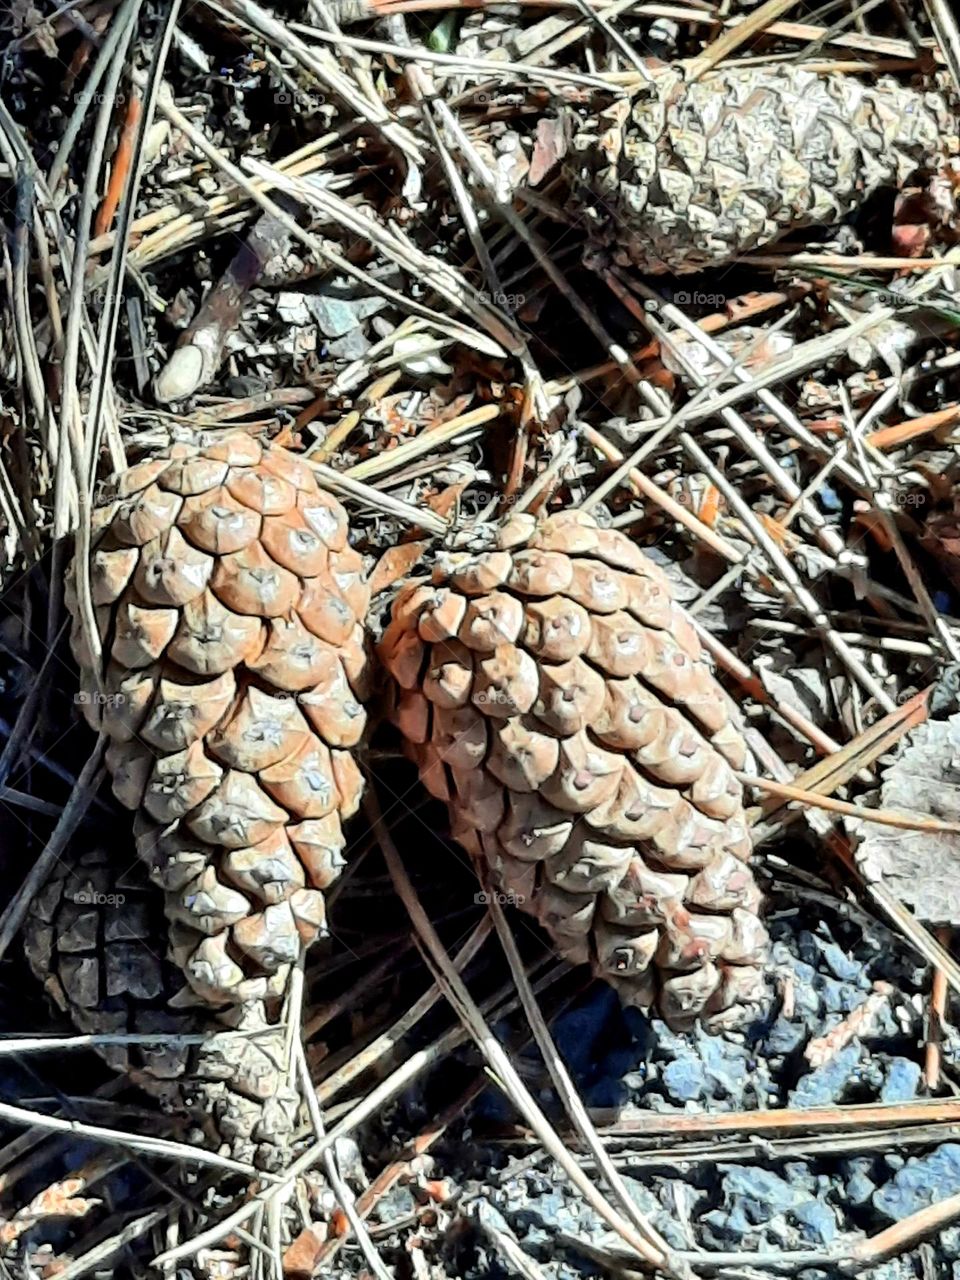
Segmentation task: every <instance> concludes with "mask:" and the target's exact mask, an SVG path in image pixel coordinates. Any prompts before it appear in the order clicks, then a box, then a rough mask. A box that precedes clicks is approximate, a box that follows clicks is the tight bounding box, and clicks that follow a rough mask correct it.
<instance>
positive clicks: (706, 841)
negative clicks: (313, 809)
mask: <svg viewBox="0 0 960 1280" xmlns="http://www.w3.org/2000/svg"><path fill="white" fill-rule="evenodd" d="M380 657H381V660H382V662H383V664H384V665H385V667H386V668H387V670H388V671H389V672H390V674H391V676H392V678H393V680H394V681H395V684H396V687H397V688H396V698H395V708H394V718H395V721H396V723H397V725H398V726H399V728H400V730H401V732H402V734H403V736H404V738H405V741H406V744H407V748H408V751H409V754H410V755H411V756H412V757H413V759H414V760H415V761H416V762H417V764H418V765H419V768H420V776H421V778H422V779H423V782H424V784H425V786H426V787H427V789H428V790H429V791H430V792H431V793H432V794H433V795H434V796H437V797H438V798H439V799H441V800H444V801H446V802H447V804H448V806H449V810H450V815H451V821H452V827H453V832H454V835H455V836H456V838H457V839H458V840H459V841H460V842H461V843H462V844H463V845H464V847H465V848H466V849H467V850H468V851H469V852H470V853H471V854H473V855H474V856H475V857H478V858H479V857H483V858H485V859H486V862H487V864H488V866H489V868H490V870H491V872H492V873H493V878H494V880H495V882H496V884H497V885H498V886H499V889H500V890H501V891H502V892H503V893H504V894H507V895H509V896H510V898H511V900H513V901H515V902H516V903H517V904H518V905H520V906H521V907H522V909H523V910H524V911H526V912H528V913H530V914H531V915H534V916H536V917H537V919H538V920H539V921H540V923H541V924H542V925H543V927H544V928H545V929H546V931H547V932H548V933H549V934H550V936H551V937H552V939H553V941H554V943H555V944H556V947H557V950H558V951H559V952H560V954H561V955H563V956H565V957H567V958H568V959H569V960H571V961H572V962H574V963H582V962H589V963H591V964H592V965H593V968H594V971H595V972H596V973H597V974H599V975H600V976H602V977H603V978H605V979H606V980H607V981H608V982H610V983H611V984H612V985H613V986H615V987H616V988H617V989H618V991H619V992H620V994H621V996H622V998H623V999H624V1000H625V1001H626V1002H627V1003H629V1004H634V1005H638V1006H640V1007H642V1008H647V1007H650V1006H652V1005H656V1006H657V1007H658V1008H659V1010H660V1012H661V1013H662V1014H663V1016H664V1017H665V1018H666V1020H667V1021H668V1022H670V1023H671V1025H673V1026H675V1027H683V1026H686V1025H689V1024H690V1023H691V1022H692V1021H693V1020H694V1019H696V1018H698V1017H702V1018H704V1019H706V1020H707V1021H708V1022H709V1023H711V1024H712V1025H714V1026H717V1027H719V1026H722V1025H726V1024H732V1023H734V1022H736V1021H737V1020H738V1019H739V1018H740V1017H741V1016H742V1015H743V1013H744V1010H745V1009H746V1008H747V1007H749V1006H750V1005H752V1004H755V1003H756V1002H758V1001H759V1000H760V999H761V996H762V987H763V984H762V966H763V963H764V959H765V954H766V945H767V937H766V932H765V930H764V928H763V925H762V924H761V923H760V920H759V918H758V914H757V912H758V908H759V905H760V893H759V890H758V888H757V885H756V883H755V881H754V878H753V875H752V873H751V871H750V868H749V866H748V865H747V859H748V858H749V855H750V836H749V831H748V827H747V823H746V820H745V817H744V811H743V801H742V796H741V788H740V784H739V783H738V782H737V780H736V778H735V777H734V776H733V772H732V770H733V769H738V768H742V767H743V766H744V764H745V762H746V760H747V749H746V746H745V744H744V742H743V739H742V738H741V736H740V734H739V732H738V731H737V730H736V728H735V727H734V726H733V724H732V723H731V721H730V718H729V714H728V710H727V703H726V700H725V697H724V695H723V692H722V690H721V689H720V686H719V685H718V684H717V683H716V681H715V679H714V677H713V675H712V673H711V670H710V667H709V665H708V663H707V661H706V659H705V656H704V654H703V652H702V650H701V647H700V643H699V641H698V639H697V636H696V633H695V631H694V629H693V627H692V626H691V624H690V623H689V622H688V621H687V619H686V618H685V617H684V615H683V614H682V613H681V612H680V610H679V609H678V608H677V607H676V605H675V604H674V603H673V600H672V597H671V593H670V587H669V584H668V582H667V579H666V577H665V575H664V574H663V572H662V571H661V570H660V569H659V568H658V567H657V566H656V565H654V564H653V562H652V561H650V560H649V559H647V557H646V556H644V555H643V553H642V552H641V551H640V550H639V549H638V548H637V547H636V546H634V545H633V543H631V542H630V541H629V540H628V539H627V538H626V537H624V536H623V535H622V534H620V533H617V532H615V531H611V530H604V529H600V528H598V527H597V525H596V523H595V522H594V521H593V520H592V519H591V518H590V517H589V516H586V515H582V514H581V513H578V512H571V513H566V514H562V515H554V516H550V517H548V518H547V519H544V520H542V521H541V522H539V523H538V522H537V521H535V520H534V519H533V518H532V517H530V516H525V515H524V516H520V515H518V516H514V517H512V518H511V519H509V520H508V521H507V522H506V523H505V524H504V525H502V526H501V527H500V529H499V530H498V532H497V534H496V544H495V546H493V547H492V548H491V549H490V550H485V551H481V552H478V553H467V552H464V553H455V554H450V555H446V556H444V557H443V558H442V559H441V560H440V562H439V563H438V567H437V569H436V571H435V574H434V579H433V582H432V584H415V585H411V586H408V587H407V588H405V589H404V590H402V591H401V593H400V595H399V596H398V597H397V600H396V602H395V604H394V608H393V613H392V619H391V622H390V624H389V626H388V627H387V629H386V631H385V633H384V636H383V640H382V643H381V646H380Z"/></svg>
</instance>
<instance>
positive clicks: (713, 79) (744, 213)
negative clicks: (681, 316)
mask: <svg viewBox="0 0 960 1280" xmlns="http://www.w3.org/2000/svg"><path fill="white" fill-rule="evenodd" d="M956 133H957V115H956V112H955V111H953V110H952V109H951V108H950V106H948V103H947V101H946V99H945V98H944V97H943V96H941V95H939V94H936V93H926V94H924V93H919V92H917V91H916V90H912V89H906V88H903V87H902V86H901V85H899V84H897V83H896V82H895V81H891V80H880V81H878V82H876V83H875V84H866V83H863V82H861V81H860V80H857V79H856V78H855V77H853V76H848V75H840V74H835V75H823V76H820V75H816V74H814V73H813V72H810V71H803V70H801V69H799V68H797V67H791V66H782V65H781V66H778V67H776V68H772V67H743V68H736V69H731V70H726V71H719V72H712V73H710V74H708V75H707V76H705V77H704V78H703V79H702V80H697V81H695V82H694V83H692V84H685V83H684V81H683V76H682V74H681V73H680V72H679V71H677V70H675V69H672V68H670V69H664V70H663V71H662V72H659V73H658V74H657V75H656V79H655V83H654V85H652V86H650V88H649V89H648V90H646V91H642V92H641V93H639V94H638V95H636V96H635V97H634V98H632V99H629V100H628V99H623V100H621V101H619V102H616V103H614V104H613V106H611V107H610V108H608V109H607V110H606V111H604V112H602V113H601V114H600V116H599V117H598V118H596V119H594V120H593V121H591V122H589V123H585V124H584V126H583V128H582V129H581V131H580V132H579V133H578V135H577V136H576V137H575V138H574V142H573V152H572V154H571V155H570V156H569V157H568V160H567V164H566V171H567V173H568V176H569V177H570V179H571V181H572V185H573V191H574V201H575V204H576V205H577V206H579V207H580V208H581V209H582V210H584V211H586V213H587V215H588V217H589V218H590V219H591V220H592V224H593V229H592V231H591V235H592V237H593V238H594V239H595V241H597V242H598V243H600V244H602V245H605V246H607V247H612V248H613V250H614V257H615V260H616V261H618V262H620V263H621V264H632V265H634V266H636V267H638V268H639V269H640V270H641V271H645V272H650V273H654V274H658V273H664V272H671V273H673V274H677V275H679V274H683V273H686V272H693V271H700V270H702V269H703V268H705V267H713V266H718V265H720V264H721V263H724V262H727V261H728V260H729V259H731V258H735V257H737V256H738V255H739V254H743V253H746V252H748V251H749V250H751V249H756V248H758V247H759V246H761V245H763V244H765V243H767V242H768V241H770V240H773V239H775V238H776V237H777V236H780V235H783V234H784V233H785V232H788V231H794V230H799V229H800V228H802V227H809V226H813V225H816V224H823V225H828V224H830V223H835V222H839V221H840V220H841V219H843V218H844V217H846V216H847V215H848V214H849V213H851V212H852V211H853V210H854V209H855V208H856V207H857V206H858V205H859V204H860V203H862V201H863V200H864V199H865V198H866V197H867V196H869V195H870V194H871V193H872V192H874V191H877V190H879V189H880V188H881V187H885V186H889V185H903V183H904V182H905V181H906V179H907V178H908V177H909V176H910V174H911V173H913V172H914V171H916V170H917V169H918V168H921V167H923V166H926V165H930V164H932V163H935V162H936V160H937V159H938V158H939V157H941V156H942V154H943V152H944V149H945V148H946V147H947V146H948V142H947V138H948V137H949V136H951V135H954V136H955V135H956ZM953 145H954V146H955V145H956V144H955V141H954V143H953Z"/></svg>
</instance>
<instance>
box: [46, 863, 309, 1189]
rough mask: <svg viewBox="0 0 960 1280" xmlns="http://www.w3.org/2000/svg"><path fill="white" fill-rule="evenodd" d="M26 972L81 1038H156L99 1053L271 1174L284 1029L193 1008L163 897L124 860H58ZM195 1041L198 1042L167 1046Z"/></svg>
mask: <svg viewBox="0 0 960 1280" xmlns="http://www.w3.org/2000/svg"><path fill="white" fill-rule="evenodd" d="M24 943H25V948H26V953H27V957H28V959H29V961H30V966H31V968H32V969H33V971H34V973H35V974H36V975H37V977H38V979H39V980H40V981H41V982H42V983H43V985H44V988H45V990H46V991H47V994H48V995H49V996H50V998H51V999H52V1000H53V1002H54V1003H55V1004H56V1005H57V1007H58V1008H59V1009H61V1010H62V1011H63V1012H65V1013H67V1014H69V1016H70V1018H71V1020H72V1021H73V1024H74V1026H76V1027H77V1029H78V1030H79V1031H81V1032H84V1033H86V1034H88V1035H144V1036H147V1035H149V1036H154V1035H156V1036H162V1037H164V1039H163V1040H162V1041H160V1042H159V1043H155V1044H150V1045H145V1044H130V1045H123V1044H119V1045H103V1046H100V1047H99V1048H98V1052H99V1053H100V1054H101V1055H102V1057H103V1058H104V1059H105V1060H106V1061H107V1062H108V1063H109V1065H110V1066H111V1067H112V1068H113V1069H114V1070H115V1071H118V1072H121V1073H122V1074H124V1075H126V1076H128V1077H129V1078H130V1079H131V1081H133V1082H134V1083H136V1084H138V1085H139V1086H140V1087H141V1088H143V1089H145V1090H147V1091H148V1092H149V1093H151V1094H153V1095H155V1096H157V1097H159V1098H160V1099H162V1100H163V1102H164V1103H165V1104H166V1105H167V1106H168V1107H171V1108H177V1109H180V1110H184V1111H186V1112H188V1113H189V1114H190V1115H191V1116H192V1117H193V1118H194V1119H195V1120H196V1121H197V1123H198V1124H199V1125H200V1126H201V1127H202V1129H203V1132H204V1134H205V1135H206V1137H207V1139H208V1140H209V1141H211V1142H212V1143H213V1145H214V1146H215V1147H225V1148H226V1150H227V1151H228V1152H229V1154H230V1155H232V1156H233V1157H234V1158H235V1159H237V1160H244V1161H247V1162H249V1163H253V1164H256V1165H258V1166H259V1167H261V1168H267V1169H280V1168H282V1167H283V1166H284V1165H285V1164H286V1163H287V1160H288V1157H289V1147H290V1143H291V1141H292V1139H293V1135H294V1131H295V1125H296V1119H297V1112H298V1108H299V1097H298V1095H297V1093H296V1092H295V1090H293V1089H292V1088H291V1087H290V1085H289V1083H288V1082H287V1080H286V1078H285V1068H284V1039H285V1036H284V1031H283V1029H281V1028H279V1027H271V1026H270V1025H269V1023H268V1021H267V1018H266V1016H265V1011H264V1008H263V1006H262V1005H255V1004H249V1005H248V1006H247V1007H246V1008H245V1009H244V1010H243V1013H242V1016H240V1015H239V1011H236V1012H235V1015H234V1018H233V1019H232V1022H228V1023H227V1025H228V1026H232V1027H233V1028H234V1029H238V1030H248V1031H253V1030H256V1031H257V1034H256V1036H255V1037H247V1036H231V1035H225V1034H224V1031H225V1024H224V1023H223V1022H220V1021H218V1020H215V1018H214V1015H213V1013H212V1012H211V1011H209V1010H207V1009H206V1008H202V1007H197V999H196V997H195V996H194V995H193V994H192V992H191V991H190V989H189V987H188V986H187V985H186V982H185V980H184V977H183V975H182V974H181V972H180V971H179V969H178V968H177V967H176V966H175V965H174V964H172V963H171V962H170V961H169V960H168V959H166V958H165V952H166V947H167V926H166V920H165V918H164V914H163V895H162V894H161V893H160V892H159V891H158V890H157V888H156V886H155V885H152V884H150V883H149V881H148V879H147V871H146V868H145V867H144V866H143V865H141V864H138V863H135V864H134V865H133V867H131V868H130V870H129V871H127V872H126V873H125V874H124V875H122V876H119V877H118V874H117V860H116V857H115V856H111V855H110V854H109V853H107V852H106V851H104V850H103V849H90V850H88V851H87V852H86V853H84V854H83V855H82V856H81V857H80V858H79V859H78V861H77V863H76V865H75V866H68V865H67V864H66V863H62V862H61V863H60V864H58V866H57V869H56V871H55V872H54V874H53V875H52V876H51V878H50V879H49V880H48V881H47V883H46V885H45V886H44V888H43V889H42V890H41V892H40V893H39V894H38V895H37V897H36V898H35V899H34V901H33V903H32V904H31V907H30V911H29V913H28V915H27V918H26V921H25V924H24ZM197 1034H203V1035H204V1036H205V1037H206V1038H205V1040H204V1042H203V1044H202V1045H183V1044H177V1043H176V1037H179V1036H186V1035H197Z"/></svg>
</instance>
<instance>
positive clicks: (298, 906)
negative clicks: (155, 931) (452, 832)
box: [68, 431, 369, 1004]
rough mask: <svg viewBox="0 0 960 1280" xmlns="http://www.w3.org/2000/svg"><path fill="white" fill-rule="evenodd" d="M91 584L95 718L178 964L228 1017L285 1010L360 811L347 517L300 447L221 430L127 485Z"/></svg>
mask: <svg viewBox="0 0 960 1280" xmlns="http://www.w3.org/2000/svg"><path fill="white" fill-rule="evenodd" d="M90 573H91V578H92V594H93V602H94V605H95V606H96V614H97V624H98V627H99V629H100V637H101V643H102V647H103V651H104V659H105V661H106V669H105V676H104V689H105V692H103V693H100V692H98V690H97V685H96V682H95V679H94V664H93V660H92V658H91V655H90V652H89V651H88V647H87V644H86V642H85V638H84V635H83V632H82V630H81V628H80V625H79V618H78V606H77V598H76V591H75V588H74V586H73V585H72V584H71V585H70V589H69V590H68V604H69V606H70V608H71V611H72V612H73V614H74V628H73V633H72V644H73V650H74V654H75V656H76V658H77V661H78V662H79V664H80V667H81V674H82V685H81V687H82V693H81V695H80V700H81V702H82V703H83V708H84V712H85V713H86V715H87V718H88V720H89V721H90V723H91V724H92V725H94V726H95V727H97V728H99V727H102V728H103V730H104V731H105V732H106V733H107V734H108V735H109V737H110V739H111V745H110V747H109V748H108V751H107V764H108V766H109V768H110V771H111V773H112V775H113V790H114V793H115V795H116V796H117V797H118V798H119V799H120V801H121V802H122V803H123V804H125V805H126V806H128V807H129V808H130V809H134V810H136V812H137V820H136V824H135V832H136V835H137V849H138V852H139V853H140V856H141V857H142V858H143V859H144V860H145V861H146V862H147V863H148V864H149V866H150V870H151V875H152V877H153V879H154V880H155V882H156V883H158V884H160V885H161V886H162V887H163V888H164V890H165V891H166V903H167V914H168V916H169V918H170V920H171V922H172V923H171V946H172V953H173V955H174V957H175V959H176V961H177V963H178V964H179V965H180V966H181V967H182V969H183V971H184V973H185V974H186V977H187V979H188V981H189V983H190V985H191V987H192V988H193V990H194V991H195V992H196V993H197V994H198V995H199V996H201V997H203V998H204V999H206V1000H209V1001H211V1002H213V1003H215V1004H229V1003H244V1002H247V1001H250V1000H260V999H264V998H267V997H269V996H272V995H277V994H279V993H280V992H281V991H282V990H283V986H284V983H285V981H286V975H287V973H288V971H289V966H290V965H291V964H292V963H293V962H294V961H296V960H297V958H298V956H299V954H300V952H301V949H302V948H303V947H304V946H305V945H307V944H308V943H309V942H310V941H311V940H312V939H314V938H315V937H316V936H317V935H318V934H320V933H321V932H323V931H324V929H325V916H324V899H323V890H324V888H326V887H327V886H328V885H329V884H330V883H331V881H332V880H333V879H334V878H335V877H336V876H337V874H338V873H339V869H340V867H341V866H342V864H343V856H342V850H343V847H344V835H343V830H342V826H341V823H342V821H343V820H344V819H346V818H349V817H350V816H351V814H353V813H354V812H355V811H356V809H357V807H358V805H359V801H360V794H361V776H360V773H359V770H358V768H357V765H356V763H355V761H354V759H353V755H352V753H351V748H353V747H354V746H355V745H356V743H357V741H358V740H359V738H360V736H361V734H362V732H363V728H364V719H365V717H364V711H363V707H362V705H361V699H362V697H363V696H365V692H364V683H365V679H366V656H365V649H364V631H363V626H362V622H363V619H364V617H365V614H366V610H367V607H368V603H369V592H368V589H367V586H366V583H365V581H364V577H363V566H362V561H361V557H360V556H359V555H358V554H357V553H356V552H355V551H354V550H353V549H352V548H351V547H350V546H349V545H348V544H347V517H346V513H345V512H344V510H343V508H342V507H341V506H340V504H339V503H338V502H337V501H336V500H335V499H334V498H332V497H330V496H329V495H328V494H326V493H324V492H322V491H321V490H320V489H319V487H318V486H317V483H316V481H315V479H314V476H313V473H312V471H311V470H310V467H309V466H307V465H306V464H305V463H304V462H303V461H301V460H299V459H298V458H297V457H296V456H295V455H293V454H291V453H290V452H289V451H287V450H286V449H283V448H278V447H275V446H269V445H263V446H261V445H260V444H258V443H257V442H256V441H255V440H253V439H252V438H251V437H250V436H248V435H245V434H244V433H242V432H238V431H231V432H229V433H212V432H205V433H203V434H201V435H198V436H190V437H188V438H184V439H182V440H181V441H180V442H179V443H176V444H172V445H170V446H169V447H167V448H166V449H164V450H163V452H161V453H160V454H159V455H158V456H155V457H153V458H151V459H150V460H149V461H147V462H143V463H140V464H139V465H136V466H133V467H131V468H130V469H129V470H127V471H126V472H124V473H123V474H122V475H121V476H119V477H118V478H117V479H116V480H115V481H113V482H112V484H111V485H110V486H109V488H108V491H107V493H106V495H105V497H104V500H103V505H101V506H100V507H99V509H98V510H97V512H96V519H95V529H94V546H93V551H92V557H91V564H90Z"/></svg>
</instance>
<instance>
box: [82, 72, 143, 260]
mask: <svg viewBox="0 0 960 1280" xmlns="http://www.w3.org/2000/svg"><path fill="white" fill-rule="evenodd" d="M140 109H141V103H140V95H139V94H138V93H137V91H136V90H135V89H131V91H130V97H129V99H128V100H127V114H126V116H125V118H124V121H123V128H122V129H121V130H120V138H119V141H118V142H117V150H116V152H115V153H114V157H113V167H112V169H111V171H110V182H109V183H108V184H107V194H106V195H105V196H104V198H103V204H102V205H101V206H100V210H99V212H98V213H97V218H96V221H95V222H94V224H93V234H94V236H102V235H105V234H106V233H107V232H108V231H109V230H110V227H111V226H112V224H113V219H114V215H115V214H116V212H117V207H118V205H119V204H120V197H121V196H122V195H123V189H124V187H125V186H126V185H127V178H128V176H129V174H130V167H131V164H132V163H133V146H134V142H135V140H136V136H137V129H138V128H139V125H140Z"/></svg>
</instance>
